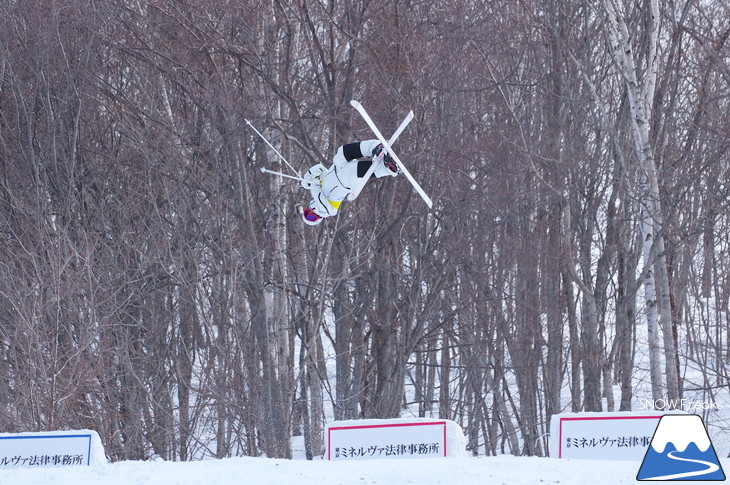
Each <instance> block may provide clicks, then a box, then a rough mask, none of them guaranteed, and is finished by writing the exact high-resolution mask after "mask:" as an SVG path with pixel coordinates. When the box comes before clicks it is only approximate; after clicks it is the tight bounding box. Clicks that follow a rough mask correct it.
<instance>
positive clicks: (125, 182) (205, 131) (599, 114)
mask: <svg viewBox="0 0 730 485" xmlns="http://www.w3.org/2000/svg"><path fill="white" fill-rule="evenodd" d="M660 3H661V5H658V4H657V2H656V1H650V0H646V1H644V0H636V1H627V2H624V3H621V2H617V1H616V0H605V1H585V0H570V1H565V0H547V1H545V0H540V1H533V0H523V1H514V0H510V1H501V0H483V1H466V2H464V1H450V0H441V1H439V0H424V1H399V0H372V1H341V0H333V1H328V2H320V1H314V2H305V1H291V2H284V1H276V0H274V1H271V0H268V1H245V0H239V1H201V0H195V1H187V0H181V1H173V0H167V1H165V0H152V1H131V0H115V1H110V0H66V1H49V0H48V1H47V0H43V1H30V2H25V1H15V0H10V1H5V2H3V3H2V6H0V430H1V431H4V432H12V431H27V430H47V429H59V428H92V429H94V430H97V431H98V432H99V433H100V435H101V437H102V440H103V442H104V445H105V447H106V450H107V453H108V454H109V456H110V457H111V458H112V459H114V460H118V459H144V458H147V457H151V456H160V457H163V458H165V459H173V460H188V459H192V458H199V457H203V456H216V457H224V456H231V455H242V454H245V455H260V454H266V455H268V456H272V457H273V456H277V457H287V456H290V455H291V440H290V437H291V436H304V438H305V443H306V445H307V453H308V454H309V456H312V455H317V454H320V453H321V447H322V428H323V424H324V422H325V418H326V417H328V416H334V417H335V418H340V419H342V418H356V417H380V418H386V417H393V416H399V415H400V413H401V411H402V409H403V408H404V406H408V407H409V408H410V409H411V410H412V412H414V413H416V414H418V415H421V416H439V417H442V418H450V419H454V420H456V421H457V422H459V423H460V424H461V425H462V426H463V427H464V430H465V432H466V433H467V435H468V437H469V446H470V448H471V450H472V452H474V453H475V454H476V453H478V454H496V453H515V454H535V455H542V454H545V453H546V452H547V451H546V448H545V437H544V433H545V432H546V431H547V424H548V422H549V417H550V415H552V414H553V413H556V412H560V411H566V410H567V411H570V410H573V411H578V410H585V411H595V410H618V409H622V410H626V409H631V408H632V406H634V408H635V407H636V403H637V399H639V398H642V397H643V398H647V397H654V398H657V397H673V396H690V397H693V398H697V399H712V398H713V397H715V396H716V395H717V393H723V392H726V391H727V386H728V375H727V368H728V367H727V365H728V357H729V356H728V349H727V343H728V340H729V339H730V335H729V333H730V326H729V325H728V296H729V295H730V279H729V276H728V275H729V274H730V272H729V269H730V268H729V266H730V254H729V253H728V250H729V249H730V241H728V233H729V228H728V223H729V222H730V220H729V217H728V200H729V198H728V195H729V194H728V190H729V189H728V185H727V170H728V166H729V165H730V159H729V157H728V147H730V129H729V127H728V123H729V121H728V116H727V113H728V105H729V104H730V103H729V100H728V94H729V93H730V91H729V89H728V88H729V83H730V65H728V59H729V58H730V47H728V35H729V34H730V30H729V27H728V24H727V19H728V18H730V11H728V7H727V5H726V2H723V1H719V0H718V1H703V2H698V1H692V0H689V1H687V0H682V1H679V0H677V1H673V0H669V1H664V2H660ZM617 5H618V6H619V7H620V8H618V10H617V11H616V12H613V11H612V10H611V8H616V6H617ZM612 6H613V7H612ZM652 6H655V7H658V11H657V15H651V12H652V10H651V7H652ZM611 12H613V13H611ZM618 20H621V21H623V22H619V21H618ZM622 25H623V27H625V33H626V35H624V36H623V37H621V38H622V39H623V41H624V44H623V45H622V46H619V48H614V44H613V43H612V41H613V40H615V39H616V38H617V37H616V36H613V37H612V34H611V32H612V26H617V30H615V32H618V33H619V34H620V33H621V32H622V31H621V29H622V28H623V27H622ZM652 46H658V47H657V49H652ZM622 47H623V48H622ZM621 52H624V54H626V56H625V59H629V60H631V61H632V63H629V64H632V65H633V71H631V65H627V64H626V63H623V64H622V62H620V56H621V55H622V54H621ZM617 56H619V57H617ZM632 72H633V73H634V74H635V75H636V78H637V79H638V81H637V82H633V84H632V81H631V76H630V74H631V73H632ZM652 79H654V80H655V82H654V84H652V82H651V80H652ZM627 80H628V81H629V82H628V83H627ZM644 95H646V96H645V101H647V102H646V103H645V104H644V105H641V102H640V101H641V99H640V98H641V96H644ZM637 96H638V98H637ZM353 98H354V99H359V100H360V101H361V102H362V103H363V104H364V106H365V107H366V108H367V109H368V110H369V112H370V113H371V114H372V116H373V118H374V119H375V121H376V123H377V124H378V125H379V126H380V127H381V128H382V129H383V131H385V132H390V131H391V130H392V129H394V128H395V127H396V126H397V123H398V122H399V121H400V120H401V119H402V117H403V116H404V115H405V114H406V113H407V111H408V110H409V109H413V110H414V111H415V113H416V119H415V120H414V122H413V123H412V124H411V125H410V126H409V128H408V129H407V130H406V132H405V133H404V135H403V136H402V137H401V139H400V140H399V142H398V153H399V155H400V157H401V158H402V159H403V160H404V162H405V163H407V165H408V167H409V169H410V170H411V171H412V173H413V174H414V176H415V177H416V179H417V180H419V181H420V182H421V183H422V185H423V186H424V188H425V189H426V190H427V192H428V193H429V194H430V195H431V196H432V197H433V199H434V200H435V201H436V206H435V209H434V210H433V211H428V209H427V207H426V206H425V204H423V202H422V201H421V200H420V198H419V197H418V196H417V194H415V192H414V191H413V190H411V188H410V186H409V185H408V184H407V182H406V181H405V180H404V179H403V178H402V177H399V178H397V179H389V180H379V181H378V182H377V183H372V184H369V185H368V186H367V187H366V189H365V191H364V193H363V195H362V196H361V197H360V198H359V199H358V201H357V203H346V204H344V205H343V210H342V213H341V215H340V216H339V218H338V219H336V220H328V221H326V222H325V223H324V224H322V225H321V226H320V227H318V228H310V227H307V226H304V225H303V224H302V223H301V222H300V221H299V220H298V218H297V216H296V214H295V213H294V206H295V204H297V203H301V202H305V201H306V199H307V194H306V193H305V192H304V191H302V190H300V189H298V188H297V187H296V184H291V183H288V182H287V181H286V180H282V179H277V178H275V177H272V176H269V175H265V174H262V173H261V172H260V171H259V168H260V167H262V166H266V167H269V168H271V169H280V170H284V171H286V170H287V169H286V167H283V166H282V164H281V163H280V162H279V160H278V158H277V157H276V156H275V155H274V154H273V152H271V151H270V150H269V149H268V148H267V147H266V146H265V145H264V144H263V143H261V141H260V140H259V139H258V138H257V137H256V135H255V134H254V133H253V132H252V131H251V130H250V129H249V128H248V126H247V125H246V124H245V119H246V118H247V119H250V120H251V121H252V122H253V123H254V125H255V126H257V127H258V128H259V129H261V130H263V131H264V132H265V134H266V135H267V136H268V137H269V138H270V139H271V140H272V141H273V143H274V144H275V145H276V146H277V147H278V148H279V150H280V151H281V152H282V153H283V154H284V155H285V156H286V157H287V158H288V159H289V160H290V161H292V163H293V164H294V165H295V166H296V167H297V168H299V169H300V170H301V171H304V170H306V168H308V166H310V165H312V164H314V163H318V162H322V161H325V162H326V164H329V163H330V160H331V157H332V155H333V154H334V150H335V149H336V148H337V146H338V145H340V144H342V143H344V142H348V141H353V140H357V139H364V138H369V137H370V136H371V135H370V133H369V131H368V129H367V127H366V126H365V124H364V123H363V122H362V120H361V119H360V118H359V117H358V115H357V113H356V112H355V111H354V110H352V109H351V108H350V106H349V104H348V102H349V100H350V99H353ZM637 99H638V104H637ZM637 106H639V107H640V108H642V109H639V110H638V111H637ZM642 130H644V131H642ZM642 133H643V134H646V133H648V137H645V138H641V136H640V135H641V134H642ZM652 173H653V174H654V176H653V178H652ZM647 241H648V242H647ZM652 288H656V289H655V290H653V289H652ZM645 301H648V304H647V303H645ZM637 386H638V387H637Z"/></svg>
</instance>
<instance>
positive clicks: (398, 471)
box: [0, 456, 730, 485]
mask: <svg viewBox="0 0 730 485" xmlns="http://www.w3.org/2000/svg"><path fill="white" fill-rule="evenodd" d="M722 464H723V468H724V469H726V470H729V469H730V461H728V460H722ZM639 466H640V463H636V462H617V461H609V460H606V461H597V460H595V461H594V460H558V459H555V458H534V457H533V458H526V457H525V458H518V457H512V456H498V457H481V458H427V459H407V460H404V459H401V460H369V461H350V462H343V461H338V462H328V461H323V460H315V461H305V460H275V459H267V458H228V459H224V460H207V461H198V462H176V463H173V462H163V461H156V462H132V461H128V462H119V463H114V464H109V465H105V466H101V467H93V468H89V467H76V468H62V469H51V468H46V469H32V470H31V469H15V470H7V471H3V472H0V484H3V485H5V484H8V485H10V484H13V485H25V484H27V485H31V484H33V485H65V484H74V485H87V484H103V485H147V484H155V485H164V484H209V485H217V484H220V485H228V484H231V485H233V484H236V485H243V484H245V485H282V484H295V485H338V484H340V485H349V484H363V485H375V484H377V485H403V484H413V485H416V484H418V485H428V484H444V485H461V484H463V485H474V484H479V483H485V484H486V483H489V484H510V485H511V484H515V485H522V484H524V485H528V484H529V485H534V484H550V483H554V484H558V483H559V484H561V485H585V484H586V483H590V484H595V485H604V484H605V485H616V484H622V483H632V484H633V483H636V473H637V471H638V469H639ZM683 483H692V482H683Z"/></svg>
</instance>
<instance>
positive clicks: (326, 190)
mask: <svg viewBox="0 0 730 485" xmlns="http://www.w3.org/2000/svg"><path fill="white" fill-rule="evenodd" d="M378 145H380V142H379V141H378V140H365V141H361V142H355V143H348V144H346V145H342V146H341V147H339V148H338V149H337V153H336V154H335V156H334V157H333V159H332V166H331V167H330V168H329V169H327V168H325V167H324V165H322V164H321V163H318V164H317V165H315V166H314V167H312V168H310V169H309V171H308V172H307V173H306V174H304V177H303V179H304V180H303V181H302V185H303V186H304V187H306V188H309V190H310V191H311V193H312V200H311V201H310V203H309V207H310V209H312V210H313V211H314V212H315V213H317V215H319V216H320V217H332V216H334V215H335V214H337V211H338V210H339V209H340V204H341V203H342V201H343V200H345V198H347V196H348V194H350V192H352V191H353V190H355V188H356V187H357V186H358V184H359V183H360V182H361V181H362V178H363V177H364V176H365V174H366V172H367V171H368V169H369V168H370V165H371V164H372V161H371V160H370V159H366V160H358V159H361V158H364V157H370V156H371V155H372V153H373V150H374V149H375V148H376V147H377V146H378ZM388 175H390V176H396V175H398V172H393V171H391V170H390V169H389V168H387V167H386V166H385V164H383V163H380V164H378V166H377V167H376V168H375V171H374V172H373V176H374V177H378V178H379V177H385V176H388Z"/></svg>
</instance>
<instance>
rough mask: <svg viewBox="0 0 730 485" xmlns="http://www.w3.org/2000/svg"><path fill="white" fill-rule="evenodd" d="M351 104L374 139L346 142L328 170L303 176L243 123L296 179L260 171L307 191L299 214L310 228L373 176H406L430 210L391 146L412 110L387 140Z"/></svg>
mask: <svg viewBox="0 0 730 485" xmlns="http://www.w3.org/2000/svg"><path fill="white" fill-rule="evenodd" d="M350 104H351V105H352V107H353V108H355V109H356V110H357V111H358V113H360V115H361V116H362V117H363V119H364V120H365V122H366V123H367V125H368V126H369V127H370V129H371V130H372V131H373V133H374V134H375V136H376V137H377V139H375V140H365V141H360V142H354V143H348V144H345V145H342V146H341V147H339V148H338V149H337V153H336V154H335V156H334V158H333V160H332V162H333V163H332V166H331V167H330V168H329V169H327V168H325V166H324V165H322V164H321V163H318V164H317V165H315V166H313V167H312V168H310V169H309V171H308V172H307V173H306V174H305V175H304V176H303V177H302V176H301V175H299V172H297V171H296V169H295V168H294V167H292V166H291V164H290V163H289V162H288V161H287V160H286V158H284V156H283V155H282V154H281V153H279V151H278V150H277V149H276V148H274V146H273V145H272V144H271V143H270V142H269V141H268V140H267V139H266V137H264V135H262V134H261V132H259V131H258V130H257V129H256V128H255V127H254V126H253V125H252V124H251V122H250V121H248V120H246V123H247V124H248V125H249V126H250V127H251V128H252V129H253V131H255V132H256V134H257V135H258V136H260V137H261V139H262V140H264V142H266V144H267V145H269V147H271V149H272V150H273V151H274V153H276V154H277V155H278V156H279V158H281V160H282V161H283V162H284V163H286V165H287V166H288V167H289V168H290V169H291V171H292V172H294V173H295V174H296V176H293V175H288V174H285V173H281V172H275V171H273V170H269V169H267V168H265V167H262V168H261V171H262V172H264V173H269V174H272V175H279V176H281V177H285V178H289V179H294V180H298V181H299V183H300V184H301V186H302V187H304V188H305V189H309V191H310V192H311V194H312V200H311V201H310V202H309V205H308V206H306V207H302V208H301V210H300V213H301V214H302V220H303V221H304V222H305V223H306V224H309V225H310V226H316V225H317V224H319V223H321V222H322V219H324V218H326V217H332V216H334V215H335V214H337V212H338V211H339V209H340V204H341V203H342V201H343V200H345V199H346V198H347V199H348V200H354V199H355V198H357V196H358V195H359V194H360V191H362V189H363V187H364V186H365V183H366V182H367V181H368V180H369V179H371V178H373V177H375V178H380V177H386V176H392V177H395V176H396V175H398V174H399V173H402V174H403V175H405V177H406V179H407V180H408V182H409V183H410V184H411V185H412V186H413V188H414V189H415V190H416V192H417V193H418V195H420V196H421V198H422V199H423V201H424V202H425V203H426V205H428V207H429V209H430V208H432V207H433V201H432V200H431V198H430V197H429V196H428V195H427V194H426V192H424V190H423V188H421V186H420V185H419V184H418V182H416V180H415V179H414V178H413V176H412V175H411V174H410V172H409V171H408V170H407V169H406V168H405V167H404V166H403V163H402V162H401V161H400V159H399V158H398V156H397V155H396V154H395V153H393V149H392V148H391V146H392V145H393V143H395V141H396V140H397V139H398V137H399V136H400V134H401V133H403V130H405V129H406V126H408V124H409V123H410V122H411V120H412V119H413V111H410V112H409V113H408V115H407V116H406V117H405V119H404V120H403V121H402V122H401V124H400V126H398V129H396V130H395V132H394V133H393V135H392V136H391V137H390V140H386V139H385V138H384V137H383V134H382V133H380V130H378V127H377V126H375V123H373V120H372V119H371V118H370V115H368V114H367V112H366V111H365V108H363V107H362V105H361V104H360V103H359V102H357V101H355V100H352V101H350Z"/></svg>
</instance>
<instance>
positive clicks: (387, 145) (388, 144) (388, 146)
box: [246, 99, 433, 209]
mask: <svg viewBox="0 0 730 485" xmlns="http://www.w3.org/2000/svg"><path fill="white" fill-rule="evenodd" d="M350 105H352V107H353V108H355V109H356V110H357V112H358V113H360V116H362V118H363V119H364V120H365V123H367V125H368V126H369V127H370V129H371V130H372V132H373V133H374V134H375V137H376V138H377V139H378V141H380V143H382V144H383V151H382V152H381V153H380V155H379V156H378V157H377V158H376V159H373V163H372V164H371V165H370V168H369V169H368V171H367V173H365V176H364V177H363V178H362V180H361V181H360V184H359V185H358V186H357V187H355V189H354V190H353V191H352V192H351V193H350V194H349V195H348V196H347V198H348V200H355V199H356V198H357V196H358V195H360V192H362V189H363V188H364V187H365V184H367V182H368V180H369V179H370V176H371V175H372V174H373V172H374V171H375V169H376V168H377V166H378V164H380V163H383V157H384V156H385V154H386V153H387V154H388V155H390V156H391V158H392V159H393V161H394V162H395V163H396V165H398V168H399V169H400V171H401V172H402V173H403V175H404V176H405V177H406V179H407V180H408V182H410V184H411V185H412V186H413V188H414V189H415V190H416V192H417V193H418V195H420V196H421V198H422V199H423V201H424V202H425V203H426V205H427V206H428V208H429V209H430V208H432V207H433V201H432V200H431V198H430V197H429V196H428V195H427V194H426V192H425V191H424V190H423V188H422V187H421V186H420V185H419V184H418V182H416V179H414V178H413V176H412V175H411V173H410V172H409V171H408V169H407V168H406V167H405V166H404V165H403V162H401V160H400V158H398V155H396V154H395V152H394V151H393V148H392V145H393V143H395V141H396V140H397V139H398V137H399V136H400V134H401V133H403V130H405V129H406V127H407V126H408V124H409V123H410V122H411V120H413V111H410V112H409V113H408V115H407V116H406V117H405V119H404V120H403V121H402V122H401V124H400V126H398V129H397V130H395V132H394V133H393V135H392V136H391V137H390V140H386V139H385V137H384V136H383V134H382V133H381V132H380V130H379V129H378V127H377V126H375V123H374V122H373V120H372V118H370V115H369V114H368V113H367V111H365V108H363V106H362V105H361V104H360V103H359V102H358V101H355V100H354V99H353V100H352V101H350ZM246 123H248V125H249V126H251V128H253V130H254V131H255V132H256V133H257V134H258V135H259V136H260V137H261V138H262V139H263V140H264V141H265V142H266V143H267V144H268V145H269V146H271V143H269V142H268V140H266V138H264V136H263V135H262V134H261V133H259V131H258V130H257V129H256V128H254V127H253V125H252V124H251V122H250V121H248V120H246ZM271 148H272V149H274V152H276V154H277V155H279V157H281V159H282V160H284V162H285V163H286V164H287V165H288V166H289V168H290V169H291V170H292V171H294V173H296V174H297V176H296V177H293V176H291V175H286V174H283V173H281V172H274V171H272V170H268V169H265V168H262V169H261V171H262V172H265V173H270V174H275V175H281V176H284V177H287V178H291V179H295V180H300V181H301V180H302V176H301V175H299V173H298V172H297V171H296V170H294V168H293V167H292V166H291V165H290V164H289V162H287V161H286V159H285V158H284V157H283V156H282V155H281V154H280V153H279V152H278V151H277V150H276V149H275V148H274V147H273V146H271Z"/></svg>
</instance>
